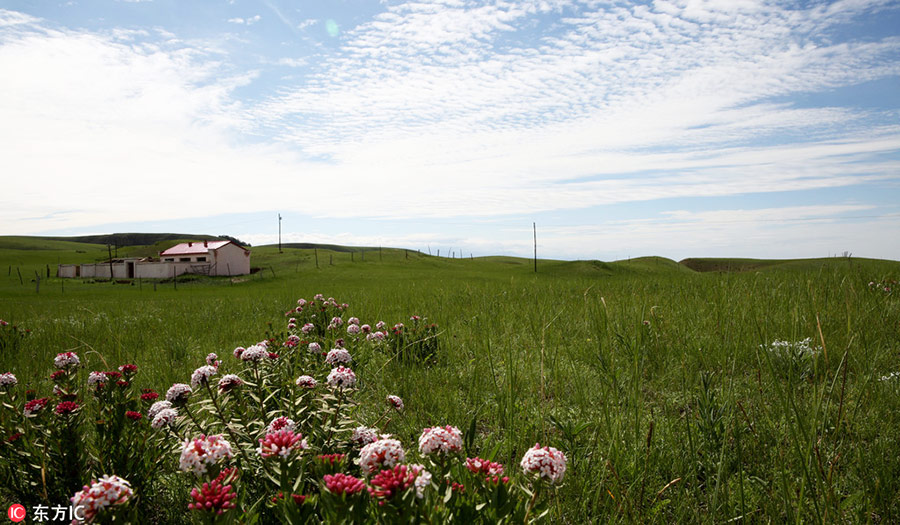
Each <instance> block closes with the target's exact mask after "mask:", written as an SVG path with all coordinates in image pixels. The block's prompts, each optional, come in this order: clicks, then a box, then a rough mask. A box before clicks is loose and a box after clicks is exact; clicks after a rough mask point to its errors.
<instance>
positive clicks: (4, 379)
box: [0, 372, 19, 388]
mask: <svg viewBox="0 0 900 525" xmlns="http://www.w3.org/2000/svg"><path fill="white" fill-rule="evenodd" d="M18 383H19V380H18V379H16V376H15V375H13V373H12V372H4V373H2V374H0V387H3V388H8V387H11V386H16V385H17V384H18Z"/></svg>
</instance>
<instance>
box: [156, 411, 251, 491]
mask: <svg viewBox="0 0 900 525" xmlns="http://www.w3.org/2000/svg"><path fill="white" fill-rule="evenodd" d="M161 415H162V413H160V414H158V415H157V417H160V416H161ZM154 421H155V420H154ZM233 456H234V453H233V452H232V451H231V444H230V443H228V441H226V440H225V439H223V438H222V435H221V434H217V435H213V436H209V437H207V436H206V435H205V434H201V435H200V437H199V438H195V439H193V440H191V439H187V440H185V441H184V443H182V445H181V459H180V461H179V466H180V467H181V470H183V471H185V472H193V473H194V474H196V475H198V476H202V475H204V474H206V471H207V469H208V467H210V466H213V465H217V464H218V463H219V462H221V461H222V460H224V459H227V458H231V457H233Z"/></svg>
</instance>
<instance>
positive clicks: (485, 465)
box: [466, 457, 503, 477]
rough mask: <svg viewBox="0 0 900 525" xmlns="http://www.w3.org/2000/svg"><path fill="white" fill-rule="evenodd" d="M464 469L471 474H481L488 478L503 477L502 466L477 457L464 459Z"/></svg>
mask: <svg viewBox="0 0 900 525" xmlns="http://www.w3.org/2000/svg"><path fill="white" fill-rule="evenodd" d="M466 468H467V469H469V472H471V473H472V474H482V475H484V476H488V477H490V476H501V475H503V465H501V464H500V463H494V462H493V461H488V460H486V459H481V458H479V457H474V458H466Z"/></svg>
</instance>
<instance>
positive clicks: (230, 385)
mask: <svg viewBox="0 0 900 525" xmlns="http://www.w3.org/2000/svg"><path fill="white" fill-rule="evenodd" d="M243 384H244V380H243V379H241V378H240V377H238V376H237V375H236V374H225V375H224V376H222V379H219V390H221V391H223V392H228V391H231V390H232V389H234V388H237V387H239V386H241V385H243Z"/></svg>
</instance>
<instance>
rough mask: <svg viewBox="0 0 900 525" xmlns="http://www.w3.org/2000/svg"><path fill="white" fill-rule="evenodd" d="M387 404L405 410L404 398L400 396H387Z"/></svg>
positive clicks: (400, 410)
mask: <svg viewBox="0 0 900 525" xmlns="http://www.w3.org/2000/svg"><path fill="white" fill-rule="evenodd" d="M386 401H387V404H388V405H390V406H391V407H393V408H394V409H395V410H396V411H397V412H402V411H403V400H402V399H400V396H387V399H386Z"/></svg>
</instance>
